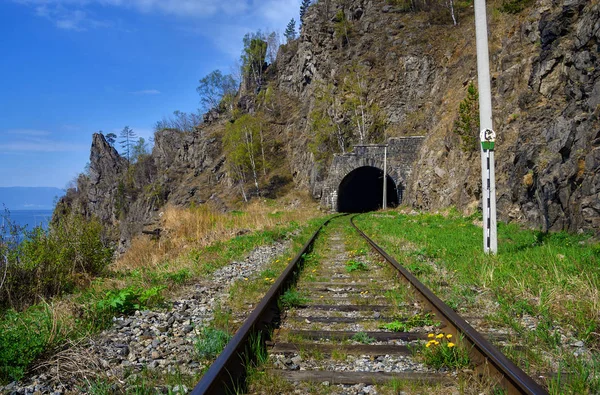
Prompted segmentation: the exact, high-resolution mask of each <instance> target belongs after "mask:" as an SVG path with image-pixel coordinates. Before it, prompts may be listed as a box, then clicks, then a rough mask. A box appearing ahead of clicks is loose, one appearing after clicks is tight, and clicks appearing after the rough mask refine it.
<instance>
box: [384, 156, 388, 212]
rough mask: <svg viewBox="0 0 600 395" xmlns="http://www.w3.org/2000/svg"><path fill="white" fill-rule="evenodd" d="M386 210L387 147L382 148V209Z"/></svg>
mask: <svg viewBox="0 0 600 395" xmlns="http://www.w3.org/2000/svg"><path fill="white" fill-rule="evenodd" d="M386 208H387V145H386V146H384V147H383V209H384V210H385V209H386Z"/></svg>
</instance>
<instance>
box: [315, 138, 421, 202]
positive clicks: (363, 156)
mask: <svg viewBox="0 0 600 395" xmlns="http://www.w3.org/2000/svg"><path fill="white" fill-rule="evenodd" d="M424 138H425V137H424V136H411V137H394V138H390V139H389V140H388V161H387V162H388V169H387V174H388V175H389V176H390V177H391V178H392V180H394V183H396V186H397V190H398V202H399V203H402V196H403V195H405V194H406V190H405V188H406V185H408V180H409V179H410V175H411V173H412V168H413V164H414V162H415V161H416V159H417V155H418V153H419V149H420V148H421V144H422V143H423V140H424ZM383 158H384V149H383V147H377V146H371V145H359V146H355V147H354V150H353V151H352V152H348V153H346V154H336V155H335V156H334V158H333V161H332V163H331V166H330V168H329V173H328V177H327V179H326V180H325V182H324V185H323V192H322V195H321V206H323V207H326V208H328V209H330V210H332V211H335V210H336V209H337V201H338V196H337V195H338V188H339V185H340V183H341V182H342V180H343V179H344V177H345V176H346V175H347V174H348V173H350V172H351V171H352V170H354V169H357V168H359V167H363V166H372V167H377V168H380V169H383Z"/></svg>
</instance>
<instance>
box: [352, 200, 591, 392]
mask: <svg viewBox="0 0 600 395" xmlns="http://www.w3.org/2000/svg"><path fill="white" fill-rule="evenodd" d="M357 224H358V225H359V226H360V227H361V228H363V229H364V230H365V231H366V233H367V234H370V235H372V236H373V237H374V239H375V241H376V242H377V243H379V244H380V245H381V246H382V247H383V248H385V249H386V250H387V251H388V252H389V253H390V254H392V255H393V256H395V257H396V258H397V259H398V260H399V261H400V262H401V263H403V264H404V265H406V266H407V267H408V268H409V269H410V270H411V271H412V272H413V273H414V274H415V275H417V276H418V277H419V278H420V279H421V280H422V281H423V282H424V283H425V284H426V285H428V286H429V287H430V288H431V289H433V291H434V292H435V293H437V294H438V295H439V296H440V297H441V298H442V299H443V300H444V301H445V302H446V303H448V304H449V305H450V306H451V307H453V308H454V309H456V310H457V311H459V312H461V313H469V312H471V313H473V312H475V313H479V314H481V315H482V316H486V321H487V323H488V324H489V325H492V326H494V327H500V328H505V329H507V330H508V331H509V333H512V334H513V336H514V337H513V339H514V340H515V341H518V342H519V343H520V344H525V345H526V346H527V347H528V349H527V350H523V351H517V350H515V349H511V348H508V349H505V350H504V352H506V353H507V354H508V355H509V356H510V357H511V358H512V359H513V360H514V361H515V362H516V363H517V364H519V365H520V366H521V367H522V368H524V369H525V370H526V371H529V372H531V373H534V372H536V371H537V372H544V371H558V370H563V371H565V370H566V371H569V372H572V373H573V374H574V378H573V381H572V382H571V383H570V384H568V386H567V387H564V388H562V389H560V390H559V389H558V386H559V385H564V383H559V381H560V380H559V379H556V380H554V381H552V382H550V389H551V390H552V391H553V392H557V393H558V392H561V391H563V392H564V393H590V392H591V393H595V392H596V391H599V390H600V378H599V377H598V372H600V358H599V354H598V353H597V349H598V346H599V345H600V335H599V334H598V332H599V330H600V313H599V306H600V294H599V292H598V288H599V286H600V267H599V266H598V263H599V262H600V246H599V245H598V244H596V243H593V242H592V241H591V240H590V236H589V235H569V234H566V233H553V234H543V233H540V232H536V231H529V230H522V229H520V228H519V227H518V226H517V225H507V224H502V223H501V224H499V225H498V245H499V252H498V255H497V256H487V255H485V254H484V253H483V252H482V249H483V247H482V244H481V243H482V241H481V240H482V234H481V233H482V231H481V228H480V227H478V226H476V225H474V223H473V218H469V217H462V216H459V215H457V214H456V213H454V212H452V211H450V212H447V213H445V215H431V214H415V215H410V214H409V215H407V214H400V213H396V212H388V213H385V214H381V213H380V214H368V215H363V216H360V217H359V218H358V219H357ZM579 340H582V341H583V342H584V343H585V347H586V349H587V350H589V351H590V352H587V353H582V355H581V356H580V357H574V356H573V352H574V351H576V350H577V349H578V348H574V347H573V346H572V344H574V343H576V342H577V341H579ZM594 375H596V376H595V377H594Z"/></svg>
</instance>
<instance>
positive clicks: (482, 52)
mask: <svg viewBox="0 0 600 395" xmlns="http://www.w3.org/2000/svg"><path fill="white" fill-rule="evenodd" d="M487 33H488V32H487V17H486V6H485V0H475V37H476V41H477V81H478V83H479V124H480V128H481V131H480V132H481V133H480V136H481V141H482V145H481V182H482V189H483V197H482V199H483V250H484V251H485V252H486V253H488V254H490V253H491V254H496V253H497V252H498V240H497V233H496V180H495V175H494V172H495V170H494V142H495V136H494V133H493V130H494V129H493V124H492V91H491V87H490V60H489V49H488V34H487ZM486 136H489V139H488V137H486ZM486 142H491V145H490V144H484V143H486Z"/></svg>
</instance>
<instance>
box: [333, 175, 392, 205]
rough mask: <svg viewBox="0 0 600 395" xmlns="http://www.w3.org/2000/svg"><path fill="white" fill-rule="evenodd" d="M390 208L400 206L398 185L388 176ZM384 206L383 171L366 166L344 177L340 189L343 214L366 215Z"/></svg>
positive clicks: (339, 202)
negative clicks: (365, 213)
mask: <svg viewBox="0 0 600 395" xmlns="http://www.w3.org/2000/svg"><path fill="white" fill-rule="evenodd" d="M386 195H387V204H388V207H396V206H398V189H397V187H396V183H395V182H394V180H393V179H392V177H390V176H389V175H388V176H387V194H386ZM382 205H383V170H381V169H378V168H377V167H372V166H364V167H359V168H357V169H354V170H352V171H351V172H350V173H348V174H347V175H346V177H344V179H343V180H342V182H340V186H339V188H338V205H337V206H338V207H337V211H338V212H341V213H364V212H367V211H374V210H378V209H380V208H381V206H382Z"/></svg>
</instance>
